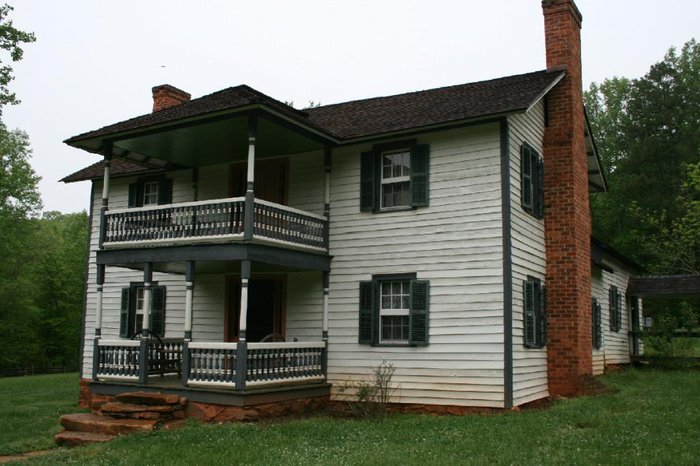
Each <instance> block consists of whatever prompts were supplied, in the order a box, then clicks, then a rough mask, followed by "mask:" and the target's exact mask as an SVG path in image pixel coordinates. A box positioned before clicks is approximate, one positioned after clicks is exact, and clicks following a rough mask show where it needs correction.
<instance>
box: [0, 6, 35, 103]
mask: <svg viewBox="0 0 700 466" xmlns="http://www.w3.org/2000/svg"><path fill="white" fill-rule="evenodd" d="M13 9H14V8H12V7H11V6H10V5H7V4H5V5H2V6H0V51H2V52H4V53H3V54H2V55H0V57H1V58H0V115H2V108H3V107H4V106H5V105H8V104H10V105H15V104H18V103H19V100H18V99H17V96H16V95H15V93H14V92H10V88H9V85H10V81H12V80H13V79H14V76H13V74H12V66H11V65H10V64H8V58H9V60H10V61H12V62H16V61H19V60H21V59H22V57H23V56H24V50H22V44H28V43H31V42H34V41H35V40H36V37H35V36H34V33H31V32H24V31H20V30H19V29H17V28H15V27H14V25H13V24H12V20H10V19H8V15H9V14H10V12H11V11H12V10H13Z"/></svg>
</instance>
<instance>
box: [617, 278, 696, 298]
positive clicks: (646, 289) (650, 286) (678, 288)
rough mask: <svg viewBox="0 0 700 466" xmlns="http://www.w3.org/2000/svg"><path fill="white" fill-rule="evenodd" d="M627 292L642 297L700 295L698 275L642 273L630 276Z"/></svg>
mask: <svg viewBox="0 0 700 466" xmlns="http://www.w3.org/2000/svg"><path fill="white" fill-rule="evenodd" d="M627 293H628V294H631V295H635V296H640V297H644V298H664V297H665V298H684V297H698V296H700V275H698V274H688V275H643V276H637V277H632V278H631V279H630V282H629V286H628V289H627Z"/></svg>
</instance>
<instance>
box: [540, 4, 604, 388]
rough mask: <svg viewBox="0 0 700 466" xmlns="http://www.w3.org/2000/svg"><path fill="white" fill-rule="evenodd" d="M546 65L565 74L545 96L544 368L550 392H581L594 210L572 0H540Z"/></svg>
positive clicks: (587, 365)
mask: <svg viewBox="0 0 700 466" xmlns="http://www.w3.org/2000/svg"><path fill="white" fill-rule="evenodd" d="M542 10H543V13H544V29H545V43H546V49H547V68H561V69H564V70H565V71H566V75H565V77H564V79H562V81H560V82H559V84H558V85H557V86H556V87H555V88H554V89H552V91H551V92H550V94H549V95H548V99H547V107H548V108H547V110H548V115H549V119H548V126H547V128H546V129H545V134H544V144H543V146H544V147H543V152H544V154H543V156H544V191H545V215H544V222H545V243H546V251H547V278H546V280H547V321H548V339H549V342H548V344H547V365H548V379H549V391H550V393H551V394H553V395H562V396H571V395H577V394H580V393H582V388H583V386H582V381H583V379H584V376H586V375H588V374H590V373H591V372H592V360H591V352H592V341H591V325H592V324H591V255H590V243H591V214H590V207H589V203H588V164H587V154H586V145H585V137H584V128H585V116H584V112H583V92H582V78H581V21H582V16H581V13H580V12H579V10H578V8H577V7H576V4H575V3H574V1H573V0H543V1H542Z"/></svg>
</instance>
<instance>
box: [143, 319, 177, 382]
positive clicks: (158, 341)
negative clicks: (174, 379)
mask: <svg viewBox="0 0 700 466" xmlns="http://www.w3.org/2000/svg"><path fill="white" fill-rule="evenodd" d="M140 338H146V339H147V343H146V347H147V351H148V375H160V376H161V377H164V376H165V375H166V374H174V373H177V375H178V377H179V376H180V375H181V372H182V343H181V342H174V341H164V340H163V339H162V338H161V337H159V336H158V335H157V334H156V333H154V332H152V331H151V330H146V329H144V330H140V331H138V332H136V333H135V334H134V335H133V336H132V337H131V339H132V340H137V339H140Z"/></svg>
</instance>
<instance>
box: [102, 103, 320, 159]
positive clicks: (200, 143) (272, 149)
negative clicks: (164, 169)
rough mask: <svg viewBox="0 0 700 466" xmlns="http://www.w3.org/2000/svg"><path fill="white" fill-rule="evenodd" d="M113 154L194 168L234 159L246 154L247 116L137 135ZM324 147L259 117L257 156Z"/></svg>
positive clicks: (118, 145) (121, 142) (121, 143)
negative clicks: (146, 158)
mask: <svg viewBox="0 0 700 466" xmlns="http://www.w3.org/2000/svg"><path fill="white" fill-rule="evenodd" d="M113 144H114V150H115V154H124V156H125V157H127V158H131V159H134V160H143V159H144V158H145V157H148V158H150V159H157V160H162V161H165V162H169V163H173V164H176V165H180V166H186V167H196V166H203V165H213V164H217V163H225V162H231V161H237V160H245V159H246V157H247V154H248V116H247V115H238V116H235V117H228V118H223V119H217V120H213V121H208V122H204V123H194V124H182V125H178V126H175V127H173V128H170V129H160V130H157V131H156V130H154V131H151V132H146V133H144V134H137V135H133V136H131V137H128V138H126V139H121V140H117V141H114V142H113ZM322 147H323V144H322V143H321V142H320V141H318V140H317V139H314V138H312V137H309V136H307V135H304V134H302V133H301V132H299V131H298V130H295V129H293V128H291V127H289V126H287V125H285V124H283V123H282V122H279V121H273V120H272V119H270V118H265V117H261V118H258V128H257V137H256V148H255V152H256V156H259V157H268V156H274V155H282V154H290V153H298V152H307V151H311V150H317V149H321V148H322Z"/></svg>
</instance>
